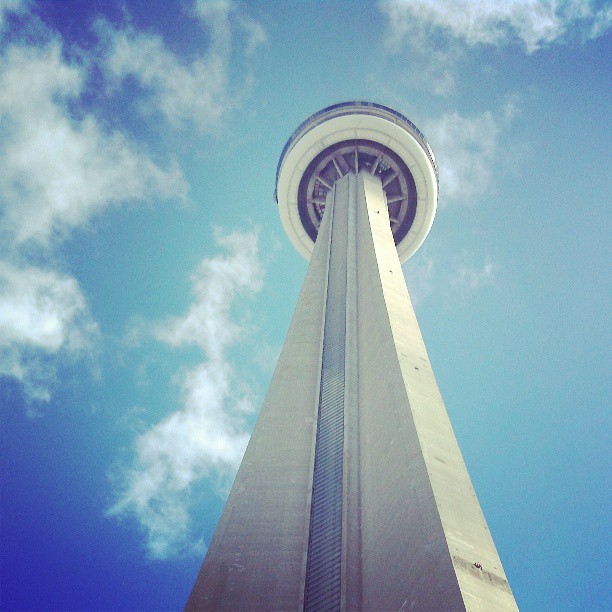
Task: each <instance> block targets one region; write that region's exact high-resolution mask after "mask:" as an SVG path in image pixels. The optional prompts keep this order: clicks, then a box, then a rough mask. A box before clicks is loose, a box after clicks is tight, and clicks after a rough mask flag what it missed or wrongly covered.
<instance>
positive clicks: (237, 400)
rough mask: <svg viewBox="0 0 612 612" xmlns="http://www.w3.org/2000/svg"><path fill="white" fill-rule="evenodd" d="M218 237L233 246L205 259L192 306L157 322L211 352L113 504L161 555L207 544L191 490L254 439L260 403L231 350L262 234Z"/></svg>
mask: <svg viewBox="0 0 612 612" xmlns="http://www.w3.org/2000/svg"><path fill="white" fill-rule="evenodd" d="M216 238H217V243H218V244H219V245H220V246H221V247H223V248H225V249H226V250H227V251H228V254H227V255H225V256H218V257H214V258H211V259H205V260H203V261H202V263H201V264H200V266H199V268H198V270H197V272H196V273H195V274H194V276H193V278H192V280H193V293H194V301H193V303H192V304H191V306H190V307H189V309H188V311H187V313H186V314H185V315H184V316H182V317H176V318H173V319H170V320H169V321H167V322H166V323H164V324H161V325H157V326H156V327H155V330H154V333H155V335H156V337H157V338H158V339H159V340H161V341H163V342H165V343H167V344H169V345H170V346H175V347H180V346H190V345H195V346H198V347H200V348H201V349H202V351H203V352H204V354H205V356H206V359H205V361H203V362H202V363H200V364H199V365H197V366H196V367H194V368H193V369H191V370H189V371H187V372H186V373H185V374H183V376H182V381H181V391H182V398H183V405H182V408H181V409H180V410H178V411H176V412H174V413H172V414H170V415H169V416H168V417H167V418H166V419H164V420H163V421H161V422H159V423H157V424H156V425H154V426H153V427H151V428H150V429H149V430H148V431H146V432H145V433H143V434H142V435H141V436H140V437H139V438H138V439H137V440H136V448H135V458H134V461H133V464H132V465H131V466H129V467H127V468H124V470H123V472H122V475H121V479H120V491H119V497H118V501H117V503H116V504H115V505H114V506H113V507H112V508H111V509H110V510H109V514H111V515H122V514H126V513H127V514H133V515H134V517H135V518H136V519H137V520H138V521H139V522H140V524H141V526H142V527H143V529H144V530H145V532H146V534H147V545H148V550H149V553H150V555H151V556H152V557H154V558H166V557H168V556H171V555H173V554H177V553H179V552H190V551H192V550H193V542H196V548H197V550H198V551H200V550H201V546H202V543H201V542H200V541H198V540H197V538H194V537H193V536H192V533H193V531H192V517H191V516H190V513H189V506H190V501H191V497H192V490H193V488H194V487H195V486H196V485H197V484H198V483H199V482H201V480H202V479H203V478H205V477H207V476H211V475H214V476H217V477H219V476H221V477H223V476H227V475H232V474H233V473H234V472H235V470H236V469H237V467H238V465H239V463H240V460H241V458H242V455H243V453H244V450H245V448H246V445H247V442H248V439H249V434H248V432H247V430H246V428H245V424H244V415H245V414H246V413H248V412H252V410H253V404H252V401H251V399H250V397H249V393H248V390H247V391H246V392H245V391H243V390H241V389H240V385H239V381H238V380H237V379H236V377H235V374H234V371H233V368H232V365H231V363H230V361H229V359H228V357H227V350H228V348H229V347H230V346H231V345H232V344H234V343H235V342H236V341H237V340H238V338H239V337H240V336H241V334H242V333H243V332H244V329H243V327H242V326H241V324H240V321H237V320H236V319H235V317H234V316H232V307H233V306H234V305H235V300H236V298H237V297H238V296H240V295H243V294H244V293H249V292H251V293H252V292H256V291H258V290H259V289H260V287H261V282H262V269H261V265H260V262H259V254H258V245H257V235H256V233H240V232H234V233H232V234H229V235H222V234H220V233H218V232H217V236H216Z"/></svg>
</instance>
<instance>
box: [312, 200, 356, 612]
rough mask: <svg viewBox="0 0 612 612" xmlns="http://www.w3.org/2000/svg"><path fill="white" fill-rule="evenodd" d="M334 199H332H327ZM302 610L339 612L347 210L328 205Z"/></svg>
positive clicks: (343, 206) (344, 206)
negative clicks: (325, 278)
mask: <svg viewBox="0 0 612 612" xmlns="http://www.w3.org/2000/svg"><path fill="white" fill-rule="evenodd" d="M333 197H335V195H334V196H333ZM330 212H332V213H333V217H332V219H330V221H331V224H332V228H331V245H330V252H329V267H328V283H327V299H326V307H325V324H324V338H323V356H322V360H321V390H320V398H319V413H318V418H317V440H316V445H315V461H314V475H313V484H312V505H311V511H310V512H311V515H310V535H309V541H308V560H307V565H306V585H305V591H304V610H306V611H307V612H314V611H331V610H339V609H340V601H341V562H342V456H343V446H344V382H345V381H344V363H345V346H346V341H345V338H346V263H347V262H346V257H347V251H346V250H347V206H346V204H344V205H340V206H336V204H335V202H334V205H333V210H332V211H330Z"/></svg>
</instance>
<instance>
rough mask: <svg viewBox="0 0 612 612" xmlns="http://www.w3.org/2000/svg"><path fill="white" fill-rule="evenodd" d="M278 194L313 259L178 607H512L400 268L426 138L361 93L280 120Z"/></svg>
mask: <svg viewBox="0 0 612 612" xmlns="http://www.w3.org/2000/svg"><path fill="white" fill-rule="evenodd" d="M276 199H277V202H278V208H279V213H280V216H281V220H282V223H283V226H284V228H285V231H286V232H287V235H288V236H289V239H290V240H291V242H292V243H293V245H294V246H295V248H296V249H297V250H298V251H299V252H300V253H301V254H302V255H303V256H304V257H305V258H306V259H308V260H309V261H310V264H309V267H308V272H307V275H306V279H305V281H304V286H303V289H302V292H301V294H300V297H299V300H298V304H297V307H296V310H295V314H294V315H293V319H292V321H291V325H290V327H289V331H288V333H287V338H286V340H285V344H284V346H283V349H282V352H281V355H280V357H279V360H278V364H277V366H276V370H275V372H274V375H273V377H272V381H271V383H270V388H269V390H268V393H267V395H266V398H265V401H264V404H263V407H262V409H261V413H260V415H259V419H258V421H257V425H256V426H255V430H254V431H253V435H252V437H251V440H250V443H249V446H248V448H247V450H246V453H245V455H244V459H243V461H242V464H241V466H240V470H239V471H238V474H237V476H236V479H235V481H234V484H233V486H232V489H231V492H230V495H229V498H228V500H227V504H226V506H225V509H224V511H223V514H222V516H221V519H220V521H219V524H218V526H217V530H216V532H215V535H214V537H213V540H212V542H211V544H210V548H209V550H208V553H207V555H206V559H205V560H204V563H203V565H202V569H201V570H200V573H199V575H198V577H197V580H196V583H195V586H194V587H193V590H192V592H191V596H190V597H189V600H188V602H187V606H186V609H188V610H232V611H233V610H258V611H259V610H306V611H314V610H329V611H331V610H348V611H352V610H371V611H374V612H381V611H385V610H416V611H418V610H436V611H438V612H442V611H447V610H482V611H486V612H491V611H494V610H517V606H516V603H515V601H514V597H513V595H512V592H511V590H510V586H509V585H508V581H507V579H506V575H505V573H504V570H503V567H502V564H501V561H500V559H499V555H498V554H497V550H496V548H495V544H494V543H493V539H492V537H491V534H490V532H489V530H488V528H487V524H486V522H485V519H484V516H483V514H482V510H481V508H480V505H479V503H478V500H477V498H476V494H475V492H474V488H473V486H472V483H471V481H470V477H469V475H468V473H467V470H466V467H465V464H464V462H463V458H462V456H461V451H460V450H459V446H458V444H457V441H456V439H455V435H454V433H453V430H452V427H451V424H450V421H449V419H448V416H447V413H446V409H445V407H444V404H443V401H442V397H441V395H440V391H439V389H438V385H437V383H436V379H435V377H434V374H433V371H432V368H431V364H430V362H429V358H428V356H427V352H426V350H425V344H424V342H423V338H422V336H421V332H420V330H419V326H418V323H417V320H416V317H415V314H414V310H413V308H412V304H411V302H410V297H409V295H408V290H407V288H406V282H405V280H404V275H403V273H402V268H401V263H402V262H403V261H405V260H406V259H407V258H408V257H410V256H411V255H412V254H413V253H414V252H415V251H416V250H417V249H418V248H419V247H420V246H421V244H422V243H423V241H424V240H425V237H426V236H427V234H428V232H429V230H430V228H431V225H432V222H433V219H434V215H435V212H436V205H437V200H438V169H437V165H436V160H435V157H434V154H433V152H432V150H431V148H430V146H429V145H428V143H427V141H426V140H425V137H424V136H423V134H422V133H421V132H420V131H419V130H418V128H417V127H416V126H415V125H414V124H413V123H412V122H410V121H409V120H408V119H407V118H406V117H404V116H403V115H401V114H400V113H398V112H396V111H394V110H392V109H390V108H387V107H385V106H382V105H380V104H373V103H368V102H347V103H343V104H336V105H334V106H330V107H328V108H325V109H323V110H321V111H319V112H317V113H315V114H314V115H312V116H311V117H310V118H309V119H307V120H306V121H304V123H302V125H300V126H299V128H298V129H297V130H296V131H295V132H294V134H293V135H292V136H291V138H290V139H289V141H288V142H287V144H286V146H285V148H284V150H283V152H282V155H281V158H280V161H279V164H278V170H277V176H276Z"/></svg>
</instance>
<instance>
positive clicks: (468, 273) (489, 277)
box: [450, 251, 501, 298]
mask: <svg viewBox="0 0 612 612" xmlns="http://www.w3.org/2000/svg"><path fill="white" fill-rule="evenodd" d="M473 260H474V257H473V255H472V254H471V253H468V252H467V251H463V252H462V253H461V254H460V255H459V256H458V257H457V258H456V268H455V274H454V276H452V277H451V281H450V282H451V286H452V287H453V288H455V289H456V290H458V291H459V293H460V295H461V296H462V297H463V298H465V297H467V296H468V295H470V294H472V293H474V292H475V291H477V290H478V289H481V288H482V287H486V286H489V285H494V284H495V283H496V282H497V274H498V273H499V271H500V270H501V266H500V265H499V264H497V263H495V262H492V261H490V260H489V261H485V262H484V263H483V264H482V265H476V264H474V261H473Z"/></svg>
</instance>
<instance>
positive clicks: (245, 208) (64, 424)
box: [0, 0, 612, 610]
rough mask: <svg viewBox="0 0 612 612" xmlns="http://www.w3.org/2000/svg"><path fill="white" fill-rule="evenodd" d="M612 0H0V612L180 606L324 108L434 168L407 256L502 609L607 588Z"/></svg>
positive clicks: (248, 403)
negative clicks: (287, 158)
mask: <svg viewBox="0 0 612 612" xmlns="http://www.w3.org/2000/svg"><path fill="white" fill-rule="evenodd" d="M611 21H612V6H611V5H610V4H609V3H604V2H594V1H593V2H589V1H587V0H566V1H562V0H559V1H558V2H548V1H544V0H542V1H538V0H525V1H518V0H506V1H505V2H501V1H494V0H490V1H489V2H478V1H476V0H465V1H464V2H453V1H451V0H440V1H439V2H435V3H434V2H419V1H416V0H412V1H410V0H406V1H404V2H383V3H375V2H371V3H366V2H352V3H349V2H249V3H246V2H242V3H240V2H235V3H234V2H227V3H211V2H202V3H197V2H188V1H185V2H179V1H175V2H161V1H160V2H155V1H149V2H131V1H127V2H113V1H111V0H104V1H102V0H99V1H93V0H89V1H86V2H85V1H83V2H81V1H77V0H71V1H68V0H66V1H59V0H57V1H41V2H25V1H20V0H0V156H1V163H0V414H1V419H2V422H1V429H0V431H1V440H0V441H1V445H0V452H1V457H2V474H3V476H2V491H1V516H2V531H1V535H0V558H1V571H0V585H1V593H0V606H1V607H2V608H3V609H7V610H41V609H45V610H83V609H88V610H127V609H130V610H135V609H139V610H153V609H159V610H166V609H179V608H182V606H183V604H184V602H185V600H186V598H187V596H188V593H189V591H190V589H191V586H192V584H193V581H194V579H195V576H196V574H197V571H198V569H199V566H200V564H201V562H202V559H203V556H204V553H205V551H206V545H207V543H208V542H209V541H210V539H211V537H212V534H213V532H214V528H215V525H216V522H217V520H218V517H219V515H220V513H221V510H222V508H223V503H224V498H225V496H226V495H227V491H228V488H229V486H230V484H231V480H232V477H233V475H234V473H235V471H236V469H237V466H238V465H239V462H240V457H241V454H242V452H243V450H244V448H245V445H246V443H247V441H248V436H249V433H250V431H251V428H252V426H253V423H254V421H255V419H256V415H257V411H258V409H259V406H260V405H261V402H262V399H263V396H264V394H265V390H266V387H267V384H268V382H269V380H270V377H271V375H272V371H273V368H274V363H275V360H276V357H277V355H278V353H279V351H280V347H281V346H282V342H283V339H284V335H285V332H286V330H287V327H288V325H289V321H290V318H291V315H292V312H293V308H294V306H295V303H296V300H297V296H298V293H299V290H300V287H301V283H302V281H303V278H304V275H305V271H306V263H305V262H304V261H303V260H302V259H301V258H300V256H299V255H298V254H297V253H296V252H294V251H293V249H292V247H291V245H290V244H289V241H288V239H286V238H285V236H284V234H283V230H282V228H281V224H280V219H279V217H278V214H277V211H276V206H275V203H274V201H273V197H272V194H273V191H274V177H275V170H276V164H277V161H278V157H279V155H280V152H281V150H282V147H283V145H284V143H285V141H286V140H287V138H288V137H289V136H290V134H291V133H292V131H293V130H294V129H295V128H296V127H297V126H298V124H299V123H300V122H301V121H302V120H303V119H305V118H306V117H307V116H309V115H310V114H312V113H313V112H315V111H317V110H319V109H320V108H322V107H324V106H326V105H329V104H333V103H336V102H340V101H345V100H351V99H363V100H373V101H376V102H381V103H383V104H387V105H389V106H392V107H394V108H396V109H397V110H399V111H400V112H402V113H403V114H405V115H406V116H408V117H409V118H410V119H411V120H413V121H414V122H415V123H416V124H417V125H418V126H419V127H420V128H421V129H422V130H423V132H424V133H425V135H426V136H427V138H428V140H429V141H430V143H431V145H432V147H433V150H434V152H435V153H436V156H437V158H438V162H439V166H440V201H439V208H438V214H437V218H436V220H435V222H434V226H433V228H432V231H431V233H430V235H429V237H428V238H427V240H426V242H425V244H424V245H423V247H422V248H421V249H420V250H419V252H418V253H417V254H416V255H415V256H414V257H413V258H412V259H411V260H410V261H409V262H408V263H407V264H406V265H405V266H404V270H405V274H406V279H407V283H408V287H409V290H410V292H411V295H412V296H413V300H414V302H415V308H416V310H417V316H418V317H419V321H420V324H421V328H422V331H423V335H424V338H425V342H426V344H427V347H428V351H429V354H430V357H431V361H432V364H433V367H434V370H435V372H436V376H437V378H438V383H439V385H440V388H441V391H442V394H443V397H444V399H445V403H446V406H447V410H448V413H449V415H450V418H451V421H452V423H453V426H454V428H455V432H456V435H457V438H458V440H459V443H460V445H461V448H462V450H463V453H464V457H465V460H466V463H467V466H468V470H469V472H470V475H471V477H472V479H473V481H474V485H475V488H476V491H477V494H478V496H479V499H480V502H481V505H482V507H483V510H484V512H485V516H486V518H487V521H488V524H489V527H490V529H491V531H492V533H493V537H494V539H495V541H496V544H497V546H498V549H499V552H500V556H501V558H502V561H503V563H504V566H505V569H506V573H507V575H508V577H509V580H510V584H511V586H512V588H513V590H514V593H515V596H516V599H517V601H518V604H519V606H521V608H522V609H525V610H600V609H601V610H604V609H610V608H612V600H611V597H610V590H609V583H610V573H611V567H612V559H611V555H610V543H609V539H610V502H611V501H612V499H611V497H612V495H611V487H610V476H609V472H610V467H609V465H610V464H609V461H610V460H609V457H610V433H609V432H610V409H609V406H610V399H611V384H610V351H609V348H608V344H609V338H610V324H609V321H610V282H609V262H610V239H609V236H610V233H611V223H610V212H609V210H610V192H611V187H612V185H611V179H610V170H609V168H610V162H611V159H610V157H611V153H610V152H611V150H612V147H611V145H612V141H611V136H610V128H609V126H610V119H611V110H612V109H611V101H610V100H611V98H610V91H611V85H612V79H611V70H610V66H611V60H610V58H611V51H612V47H611V36H610V30H609V27H610V23H611Z"/></svg>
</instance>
